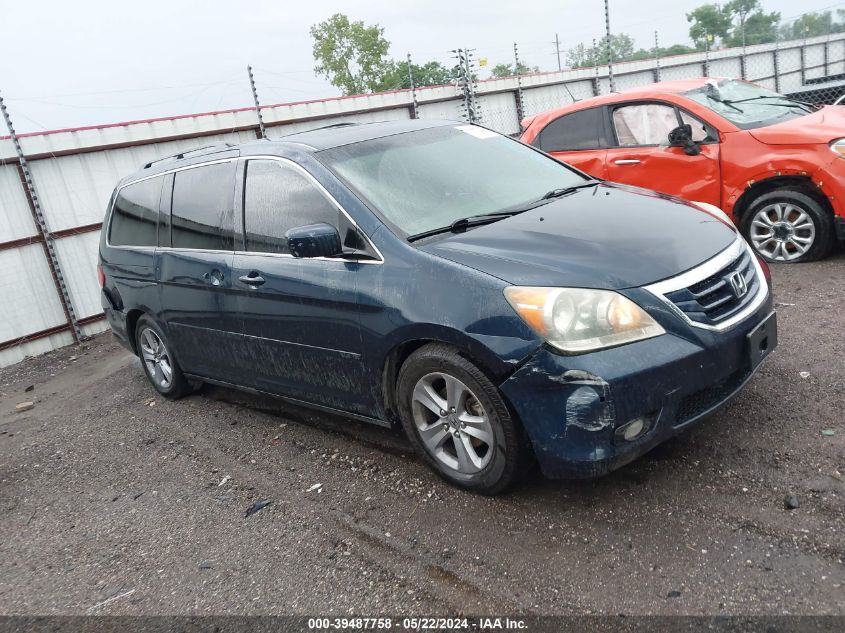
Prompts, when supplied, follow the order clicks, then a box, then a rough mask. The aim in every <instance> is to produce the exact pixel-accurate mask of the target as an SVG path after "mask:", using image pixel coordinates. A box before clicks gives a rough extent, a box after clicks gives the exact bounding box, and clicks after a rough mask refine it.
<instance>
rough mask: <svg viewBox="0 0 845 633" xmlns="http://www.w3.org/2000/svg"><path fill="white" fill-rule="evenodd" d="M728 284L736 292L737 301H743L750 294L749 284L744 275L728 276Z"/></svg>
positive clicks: (733, 274) (734, 274)
mask: <svg viewBox="0 0 845 633" xmlns="http://www.w3.org/2000/svg"><path fill="white" fill-rule="evenodd" d="M728 283H729V284H730V285H731V289H732V290H733V291H734V294H735V295H736V298H737V299H741V298H742V297H744V296H745V295H746V294H747V293H748V283H747V282H746V281H745V277H744V276H743V274H742V273H732V274H731V275H729V276H728Z"/></svg>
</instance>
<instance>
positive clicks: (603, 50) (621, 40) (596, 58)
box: [566, 33, 634, 68]
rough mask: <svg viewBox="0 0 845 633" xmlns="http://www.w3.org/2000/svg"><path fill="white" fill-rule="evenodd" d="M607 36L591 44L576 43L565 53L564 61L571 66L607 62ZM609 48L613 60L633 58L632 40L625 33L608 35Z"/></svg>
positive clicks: (580, 66)
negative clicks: (576, 44) (593, 44)
mask: <svg viewBox="0 0 845 633" xmlns="http://www.w3.org/2000/svg"><path fill="white" fill-rule="evenodd" d="M607 42H608V39H607V36H605V37H603V38H602V39H601V41H600V42H599V43H598V44H596V45H595V46H594V47H593V46H586V45H585V44H578V46H575V47H573V48H570V49H569V50H568V51H567V53H566V63H567V65H569V66H571V67H572V68H584V67H588V66H600V65H602V64H606V63H607V62H608V54H607ZM610 50H611V53H612V54H613V61H615V62H622V61H626V60H629V59H633V58H634V40H633V38H632V37H631V36H630V35H628V34H627V33H619V34H618V35H611V36H610Z"/></svg>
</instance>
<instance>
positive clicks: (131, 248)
mask: <svg viewBox="0 0 845 633" xmlns="http://www.w3.org/2000/svg"><path fill="white" fill-rule="evenodd" d="M237 160H243V161H247V160H274V161H277V162H280V163H286V164H288V165H290V166H292V167H293V168H294V169H295V170H297V171H299V172H300V173H301V174H302V175H303V176H305V178H306V179H307V180H309V181H310V182H311V183H312V184H313V185H314V186H316V187H317V189H318V190H319V191H320V193H321V194H322V195H323V196H324V197H325V198H326V199H327V200H328V201H329V202H331V203H332V205H333V206H335V207H336V208H337V210H338V211H340V212H341V213H342V214H343V215H344V217H346V219H347V220H349V222H350V223H351V224H352V226H354V227H355V228H356V229H357V230H358V232H359V233H360V234H361V235H362V236H363V238H364V239H365V240H367V243H368V244H369V245H370V247H371V248H372V249H373V252H375V253H376V255H378V257H379V259H378V260H368V259H361V260H356V259H342V258H337V257H300V258H295V257H294V256H293V255H289V254H286V253H259V252H254V251H217V250H208V249H204V248H182V247H171V246H114V245H112V244H111V242H109V233H110V232H111V223H112V218H113V217H114V205H115V204H116V203H117V196H118V195H120V192H121V190H122V189H123V188H124V187H128V186H129V185H134V184H136V183H139V182H143V181H145V180H152V179H153V178H159V177H161V178H163V177H164V176H167V175H168V174H172V173H176V172H177V171H185V170H187V169H194V168H196V167H205V166H206V165H215V164H217V163H230V162H233V161H237ZM103 228H105V229H106V246H107V247H108V248H114V249H118V250H127V251H156V250H159V251H195V252H201V253H227V254H228V253H233V252H234V253H235V254H236V255H261V256H267V257H281V258H290V259H299V260H300V261H307V260H314V261H324V262H344V263H347V264H383V263H384V255H382V253H381V251H380V250H379V249H378V247H377V246H376V245H375V244H373V241H372V240H371V239H370V236H369V235H367V234H366V233H365V232H364V231H362V230H361V227H360V226H358V223H357V222H356V221H355V220H353V219H352V216H351V215H349V213H348V212H347V211H346V209H344V208H343V206H342V205H341V204H340V203H339V202H338V201H337V200H336V199H335V197H334V196H333V195H332V194H330V193H329V192H328V190H327V189H326V188H325V187H324V186H323V185H322V184H320V182H319V181H318V180H317V179H316V178H314V176H312V175H311V173H310V172H309V171H308V170H306V169H305V168H304V167H303V166H302V165H300V164H299V163H296V162H294V161H292V160H290V159H289V158H283V157H281V156H273V155H271V154H260V155H255V156H232V157H229V158H218V159H216V160H209V161H205V162H201V163H194V164H192V165H185V166H183V167H174V168H173V169H168V170H166V171H162V172H159V173H157V174H152V175H151V176H144V177H143V178H137V179H135V180H131V181H129V182H125V183H123V184H122V185H121V186H120V187H118V189H117V191H115V194H114V200H113V201H112V205H111V207H110V208H109V211H108V226H107V227H103ZM101 230H102V229H101Z"/></svg>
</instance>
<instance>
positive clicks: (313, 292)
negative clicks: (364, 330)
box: [233, 158, 373, 413]
mask: <svg viewBox="0 0 845 633" xmlns="http://www.w3.org/2000/svg"><path fill="white" fill-rule="evenodd" d="M242 165H243V169H242V172H243V174H244V176H245V184H244V187H243V196H242V208H243V245H242V249H243V250H239V251H238V252H237V253H236V254H235V260H234V266H233V278H234V287H233V291H234V293H235V295H236V296H237V298H238V305H239V307H240V312H241V315H242V327H243V333H244V344H245V349H246V352H247V353H248V356H249V360H250V363H251V370H250V372H249V373H248V380H249V386H251V387H254V388H256V389H260V390H262V391H267V392H271V393H275V394H278V395H282V396H287V397H289V398H295V399H300V400H304V401H306V402H311V403H315V404H320V405H323V406H328V407H332V408H336V409H341V410H345V411H352V412H356V413H367V412H370V411H372V409H373V406H372V403H371V402H369V400H370V399H371V398H368V397H367V396H366V395H365V394H367V393H369V392H370V391H371V390H370V389H368V388H367V386H366V385H363V384H362V382H363V379H362V377H363V363H362V360H361V356H362V349H361V347H362V346H361V333H360V331H359V303H360V301H359V281H360V279H359V277H360V275H359V272H360V271H361V269H362V267H365V266H368V265H372V264H368V263H359V262H356V261H346V260H343V259H296V258H294V257H293V256H292V255H291V254H290V252H289V250H288V246H287V241H286V239H285V237H284V235H285V232H286V231H287V230H289V229H291V228H294V227H297V226H304V225H308V224H315V223H320V222H325V223H327V224H331V225H332V226H334V227H336V228H338V230H339V231H340V232H341V235H344V232H343V231H344V230H345V229H346V228H348V227H347V226H346V224H347V223H348V220H347V219H346V217H345V216H344V215H343V214H342V213H341V211H340V209H339V207H338V206H337V205H336V203H335V202H334V201H333V200H332V199H331V198H330V197H329V196H328V195H327V194H326V193H325V192H324V190H323V189H322V188H321V187H320V186H319V185H318V184H317V182H316V181H315V180H314V179H313V178H312V177H311V176H310V175H308V174H307V173H306V172H305V171H304V170H303V169H302V168H301V167H299V166H298V165H295V164H294V163H292V162H290V161H287V160H282V159H279V160H274V159H264V158H261V159H259V158H255V159H248V160H243V161H242ZM239 248H241V246H239Z"/></svg>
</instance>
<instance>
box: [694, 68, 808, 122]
mask: <svg viewBox="0 0 845 633" xmlns="http://www.w3.org/2000/svg"><path fill="white" fill-rule="evenodd" d="M684 96H685V97H687V98H688V99H692V100H693V101H697V102H698V103H700V104H702V105H704V106H706V107H708V108H710V109H711V110H713V112H715V113H716V114H718V115H719V116H721V117H724V118H725V119H727V120H728V121H730V122H731V123H733V124H734V125H736V126H737V127H738V128H740V129H743V130H750V129H753V128H758V127H765V126H767V125H773V124H775V123H782V122H784V121H788V120H790V119H795V118H797V117H800V116H804V115H805V114H808V113H809V112H812V111H813V107H812V106H810V105H808V104H805V103H801V102H799V101H794V100H792V99H790V98H789V97H785V96H783V95H781V94H778V93H777V92H773V91H771V90H767V89H766V88H763V87H761V86H757V85H754V84H751V83H748V82H745V81H736V80H733V79H723V80H721V81H716V80H710V81H708V82H707V83H706V84H705V85H704V86H702V87H700V88H696V89H695V90H690V91H688V92H685V93H684Z"/></svg>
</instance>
